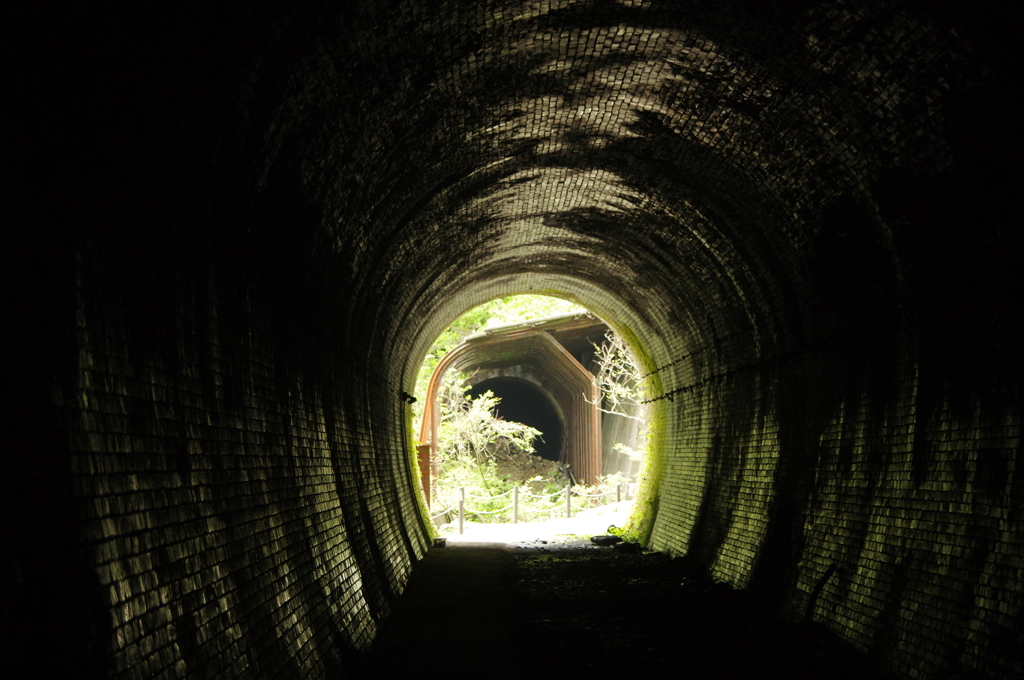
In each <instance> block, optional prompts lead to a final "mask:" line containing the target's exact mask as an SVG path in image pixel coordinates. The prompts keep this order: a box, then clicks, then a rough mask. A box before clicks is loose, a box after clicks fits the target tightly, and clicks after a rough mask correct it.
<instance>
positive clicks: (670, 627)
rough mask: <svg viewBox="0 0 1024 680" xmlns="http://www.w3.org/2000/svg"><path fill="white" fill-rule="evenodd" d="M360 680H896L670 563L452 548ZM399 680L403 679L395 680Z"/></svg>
mask: <svg viewBox="0 0 1024 680" xmlns="http://www.w3.org/2000/svg"><path fill="white" fill-rule="evenodd" d="M362 671H363V673H362V674H361V677H367V678H391V677H403V675H404V674H406V673H408V674H409V675H405V676H404V677H426V678H435V677H436V678H442V677H444V678H488V679H491V678H512V677H533V678H548V677H552V678H554V677H573V676H571V675H569V674H571V673H578V672H580V671H584V672H588V675H587V676H585V677H598V676H596V675H594V674H593V673H595V672H596V673H600V674H601V676H602V677H629V676H628V675H626V676H619V675H612V676H606V675H604V674H605V673H627V674H633V673H643V672H652V671H653V672H658V673H659V676H658V677H687V678H712V677H713V678H717V679H721V678H756V677H779V678H786V679H787V680H791V679H793V678H808V679H810V678H814V679H821V678H824V679H827V680H847V679H849V680H854V679H857V680H864V679H865V678H885V677H888V676H886V675H883V674H881V673H879V672H878V670H877V669H876V668H875V667H874V665H873V664H872V663H871V661H870V660H869V659H868V658H867V657H865V656H863V655H861V654H858V653H856V652H855V651H853V650H851V649H849V648H847V647H845V646H843V645H841V644H839V643H837V642H835V641H834V640H832V639H831V638H830V636H829V634H828V633H827V632H825V631H824V630H821V629H818V628H816V627H814V626H808V625H803V626H800V625H796V624H792V623H788V622H784V621H782V620H781V619H779V618H778V617H777V616H771V615H768V614H767V613H765V612H764V611H762V610H761V609H760V608H759V607H758V606H757V604H756V603H755V602H754V601H753V600H752V598H751V597H750V596H749V594H747V593H745V592H742V591H735V590H732V589H731V588H729V587H727V586H724V585H720V584H714V583H712V582H710V581H708V580H707V579H705V578H702V577H700V576H698V575H695V574H693V573H692V572H689V571H688V570H687V569H686V568H685V566H684V565H683V562H682V561H681V560H678V559H676V560H673V559H670V558H668V557H667V556H665V555H662V554H657V553H650V554H624V553H622V552H619V551H616V550H613V549H611V548H593V547H587V546H586V544H585V543H583V542H577V544H576V545H566V544H562V545H560V546H555V547H554V549H552V546H548V545H544V544H540V543H537V544H533V545H527V546H523V545H522V544H520V545H519V546H518V547H517V546H516V545H512V546H504V545H496V544H491V545H486V544H476V545H473V544H469V545H465V544H462V545H454V546H453V545H452V544H449V547H447V548H435V549H432V550H431V551H430V552H429V553H428V554H427V557H426V558H425V559H424V560H423V561H422V562H421V563H420V564H418V565H417V567H416V570H415V571H414V572H413V575H412V578H411V579H410V582H409V586H408V588H407V589H406V592H405V593H404V594H403V595H402V597H401V598H400V599H399V603H398V607H397V609H396V611H395V614H394V615H393V617H392V618H391V619H390V620H389V621H388V622H387V624H386V625H385V627H384V629H383V630H382V632H381V633H380V635H379V636H378V638H377V639H376V641H375V642H374V645H373V647H372V648H371V650H370V652H369V654H368V655H367V657H366V658H365V659H364V662H363V664H362ZM400 674H403V675H400Z"/></svg>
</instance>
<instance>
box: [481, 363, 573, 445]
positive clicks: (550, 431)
mask: <svg viewBox="0 0 1024 680" xmlns="http://www.w3.org/2000/svg"><path fill="white" fill-rule="evenodd" d="M488 391H490V392H491V393H492V394H493V395H494V396H495V397H497V398H499V399H500V400H501V401H500V402H499V403H498V405H497V406H496V407H495V409H494V413H495V415H497V416H498V417H499V418H503V419H505V420H508V421H511V422H514V423H524V424H526V425H529V426H530V427H533V428H536V429H538V430H540V432H541V436H540V437H539V438H537V439H536V440H534V443H533V447H534V449H535V451H536V454H537V455H538V456H540V457H541V458H546V459H547V460H553V461H555V462H558V460H559V455H560V454H561V452H562V430H563V427H562V420H561V418H560V417H559V416H558V411H557V410H556V409H555V406H554V404H553V403H552V401H551V398H550V397H548V396H547V395H545V394H544V392H542V391H541V389H540V388H539V387H537V386H536V385H533V384H531V383H530V382H528V381H526V380H520V379H516V378H490V379H488V380H484V381H482V382H479V383H476V384H475V385H473V388H472V389H471V390H470V391H469V393H470V395H471V396H472V397H474V398H476V397H479V396H480V395H481V394H484V393H485V392H488Z"/></svg>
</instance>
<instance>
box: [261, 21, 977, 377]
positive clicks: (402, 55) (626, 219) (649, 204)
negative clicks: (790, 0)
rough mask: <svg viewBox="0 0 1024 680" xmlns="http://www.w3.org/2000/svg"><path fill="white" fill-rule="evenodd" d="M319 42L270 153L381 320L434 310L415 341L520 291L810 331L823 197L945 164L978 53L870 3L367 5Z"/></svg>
mask: <svg viewBox="0 0 1024 680" xmlns="http://www.w3.org/2000/svg"><path fill="white" fill-rule="evenodd" d="M769 27H770V28H769ZM303 48H304V51H303V53H302V55H301V57H300V58H298V59H294V58H293V60H292V61H291V62H290V64H291V66H292V70H291V72H290V75H289V80H288V82H287V85H286V87H285V89H286V96H285V97H284V98H283V100H282V101H283V102H284V103H283V104H282V105H281V106H279V107H277V108H276V109H274V110H273V112H272V114H271V115H270V116H269V118H270V120H269V121H268V125H267V127H266V130H265V131H264V132H263V135H264V139H265V146H264V148H263V151H262V152H261V153H262V158H263V161H262V162H264V163H265V164H266V167H268V168H270V170H269V172H270V173H271V180H273V173H274V172H280V167H281V164H282V163H285V164H288V163H291V164H293V165H294V166H295V169H297V170H298V171H299V174H300V176H301V184H302V185H303V186H304V188H305V191H306V192H307V194H308V195H309V197H310V200H311V201H312V202H313V203H315V204H316V205H318V206H321V208H322V213H321V219H322V228H321V231H320V233H318V234H317V235H316V237H315V238H316V241H317V243H316V245H315V248H316V250H317V252H318V253H320V254H322V255H326V254H327V253H332V252H333V253H334V254H335V255H337V256H338V259H339V260H344V267H346V268H347V269H348V268H350V269H348V270H347V271H346V272H345V275H346V277H351V279H352V280H353V282H354V283H355V284H356V289H357V290H358V294H357V298H360V297H362V296H364V295H365V296H366V298H367V299H372V300H375V301H377V300H382V299H383V300H386V303H385V304H381V305H380V307H379V309H380V312H379V313H380V314H381V318H380V319H379V320H378V323H379V324H380V326H381V330H382V331H383V328H384V327H390V328H391V332H398V331H397V330H396V329H397V328H399V327H401V328H403V329H409V328H415V329H417V330H418V331H419V332H418V333H417V337H416V342H415V343H414V351H412V353H411V354H412V356H414V357H418V356H419V355H421V354H422V352H423V351H424V350H425V347H426V343H429V342H430V340H431V339H432V337H433V336H435V335H436V334H437V333H438V332H439V331H440V330H441V328H443V327H444V325H445V324H446V323H447V322H449V321H450V320H451V319H452V318H453V317H454V316H455V315H457V314H458V313H460V312H461V311H463V310H465V309H466V308H468V307H470V306H472V305H473V304H476V303H479V302H482V301H484V300H485V299H487V298H490V297H494V296H496V295H500V294H507V293H511V292H524V291H528V290H547V291H554V292H558V293H560V294H569V295H572V296H574V297H576V298H577V299H579V300H580V301H581V302H584V303H585V304H587V305H589V306H592V307H593V308H595V309H597V310H599V311H601V312H603V313H604V314H606V315H607V316H610V317H611V320H612V321H613V323H619V324H625V325H627V326H629V327H631V328H634V329H635V331H636V332H637V333H639V335H640V336H641V337H645V338H646V339H647V341H648V342H651V343H654V344H655V345H657V344H658V343H659V339H658V337H659V336H663V335H664V333H665V332H666V331H665V329H666V328H669V327H671V328H672V329H674V330H673V331H672V332H673V333H674V334H676V333H678V334H680V335H677V336H676V337H675V338H672V339H668V338H664V337H662V338H661V340H660V341H661V342H667V343H669V344H670V345H672V346H673V347H675V349H670V350H665V351H667V352H669V353H671V352H675V353H676V354H679V353H680V350H679V347H681V346H682V345H689V344H693V345H703V344H706V343H708V342H712V341H713V338H714V337H729V336H732V335H734V334H736V333H743V334H745V335H747V336H748V337H747V340H746V341H745V344H748V346H749V351H751V352H755V353H756V352H760V351H764V350H765V348H766V347H768V346H774V345H777V344H779V343H782V344H787V343H788V342H799V341H800V338H801V337H802V335H803V333H805V332H806V329H804V328H801V323H802V320H801V317H803V316H806V314H807V312H808V306H807V305H808V304H811V303H810V302H809V300H810V299H811V298H813V297H814V296H815V295H816V293H814V292H812V291H810V290H809V286H808V283H810V284H812V285H813V284H814V283H817V279H816V277H818V276H819V275H820V272H818V271H817V270H816V269H815V266H816V265H817V263H815V262H810V261H808V259H807V257H806V256H807V254H808V252H809V250H810V249H811V248H812V246H813V244H814V242H815V239H816V238H817V236H816V234H817V232H818V230H819V219H820V216H821V212H822V210H823V209H824V208H825V207H827V206H828V205H829V204H830V203H832V202H834V201H835V200H836V199H838V198H840V197H843V198H845V199H849V200H852V201H854V202H855V203H862V202H863V203H865V204H866V205H867V206H869V207H867V208H866V210H867V212H869V213H870V212H871V210H872V209H871V208H870V205H871V202H872V198H871V192H872V187H873V185H874V184H875V183H876V182H878V181H879V180H880V178H881V177H882V176H883V175H884V173H886V171H888V170H891V169H892V168H895V167H901V168H907V167H910V168H927V169H928V171H929V172H931V171H934V170H938V169H941V168H942V167H944V166H945V165H948V163H949V159H950V151H949V149H948V148H947V145H946V144H945V142H944V141H943V135H944V134H945V132H946V126H947V121H946V120H945V119H944V117H943V116H942V115H941V114H940V113H939V109H940V103H941V100H942V99H943V97H944V96H946V95H947V94H948V93H949V92H950V90H951V88H955V87H956V83H951V82H949V79H948V73H949V72H950V69H951V67H955V66H956V64H957V62H960V61H963V60H964V59H965V58H966V57H965V55H964V48H963V46H962V45H960V44H959V43H958V42H957V39H956V38H955V36H953V35H952V34H950V33H949V32H946V31H943V30H941V29H940V28H938V27H936V26H935V25H934V24H933V23H931V22H930V21H929V20H926V19H923V18H922V17H921V16H920V15H918V14H917V13H915V12H913V11H910V10H907V9H904V8H901V7H900V6H899V5H898V4H896V3H874V4H872V5H871V6H870V7H865V6H864V4H863V3H855V2H830V3H819V4H815V3H811V4H808V5H806V6H801V8H800V9H791V6H790V5H789V4H781V3H766V4H765V5H764V6H762V7H761V8H760V9H755V8H752V7H750V6H748V5H747V4H746V3H728V2H726V3H722V2H688V3H678V2H657V1H647V2H625V1H623V2H593V1H590V2H499V3H495V2H488V3H481V2H476V3H472V2H459V3H439V4H436V5H430V4H429V3H412V2H409V3H385V2H379V3H372V2H369V3H360V5H359V8H358V9H353V10H350V11H349V12H348V13H347V14H346V15H345V16H344V17H343V18H340V19H339V20H338V21H337V22H334V21H326V22H322V24H320V28H319V29H318V30H317V32H316V34H315V37H314V38H313V39H310V40H308V43H307V44H305V45H303ZM257 80H258V79H257ZM876 229H877V233H875V234H872V235H871V237H870V238H871V240H872V241H873V242H874V243H875V244H877V245H878V247H877V248H876V251H877V252H873V253H872V255H873V256H876V257H878V258H881V259H882V260H884V262H883V263H882V264H879V265H877V266H883V265H884V266H886V267H890V268H891V267H892V265H894V264H895V263H894V262H893V259H894V258H895V257H896V255H895V253H893V252H891V244H890V243H889V240H890V236H889V234H888V233H887V231H886V229H887V228H886V226H885V225H884V224H881V223H879V224H878V225H877V226H876ZM872 266H876V265H872ZM884 278H885V281H884V282H883V285H887V286H894V287H895V286H898V285H899V282H898V276H897V275H895V274H892V273H891V272H889V273H887V274H886V275H885V277H884ZM655 329H661V330H658V331H656V330H655ZM387 334H388V335H391V333H390V332H389V333H387ZM695 334H696V335H698V336H700V337H694V335H695ZM392 337H394V336H392ZM763 343H767V345H763ZM397 346H400V347H401V349H402V351H405V350H406V348H407V347H408V346H409V345H408V344H407V343H406V342H398V343H397V345H396V347H397ZM654 351H655V353H656V354H657V353H658V350H657V349H655V350H654ZM668 358H669V357H667V356H666V357H664V359H668ZM395 359H396V360H399V357H395ZM415 360H418V359H415ZM415 360H414V361H415ZM405 373H406V376H407V377H408V375H409V374H410V370H409V369H406V371H405ZM407 377H406V379H407Z"/></svg>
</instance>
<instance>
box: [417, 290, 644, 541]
mask: <svg viewBox="0 0 1024 680" xmlns="http://www.w3.org/2000/svg"><path fill="white" fill-rule="evenodd" d="M538 299H539V300H540V301H541V302H540V304H539V305H537V306H538V307H539V309H540V310H541V311H540V312H539V313H538V311H537V310H536V308H533V309H531V305H532V304H535V303H534V301H535V300H538ZM552 301H553V302H554V304H552ZM509 307H512V311H511V312H510V311H509ZM552 311H554V312H555V313H554V314H552V313H551V312H552ZM545 312H546V313H545ZM559 312H560V313H559ZM510 317H511V318H510ZM634 340H635V338H634ZM612 348H614V349H612ZM616 353H625V354H630V355H631V353H630V352H629V350H628V347H627V345H626V343H625V342H624V341H623V340H622V339H620V338H619V337H618V336H617V335H616V334H615V333H614V332H613V331H612V330H611V329H610V328H609V326H608V325H607V324H606V323H605V322H604V321H603V320H602V319H600V318H598V317H597V316H595V315H593V314H591V313H590V312H588V311H587V310H586V309H584V308H582V307H579V306H576V305H573V304H572V303H567V302H565V301H563V300H558V299H553V298H547V297H544V296H512V297H511V298H501V299H498V300H494V301H492V302H491V303H487V304H486V305H483V306H481V307H477V308H474V309H471V310H470V311H469V312H467V313H465V314H464V315H463V316H461V317H459V318H458V319H457V320H456V322H455V323H453V324H452V326H450V327H449V328H448V330H447V331H446V332H445V333H444V334H442V335H441V336H440V337H439V338H438V340H437V341H436V342H435V345H434V347H433V348H432V349H431V351H430V352H428V354H427V357H426V360H425V361H424V363H423V366H422V367H421V371H420V382H419V384H418V386H417V391H416V395H415V396H416V402H415V404H414V407H413V408H414V413H417V414H418V418H417V422H415V423H414V427H415V428H416V429H417V430H418V431H419V433H420V437H419V442H418V446H417V450H418V454H419V466H418V467H419V472H420V478H421V483H422V487H423V491H424V496H425V499H426V501H427V509H428V511H429V515H430V517H431V519H432V520H433V521H434V524H435V526H438V527H442V526H443V525H445V524H449V523H451V522H452V521H453V520H454V518H455V515H456V512H457V510H456V508H458V507H459V506H460V505H467V506H468V505H471V506H472V508H471V509H470V510H467V512H469V513H470V514H471V515H472V516H471V521H479V522H485V523H488V524H500V523H509V522H523V523H529V522H531V521H538V520H547V519H549V518H553V517H555V516H556V515H557V516H558V517H563V516H568V515H571V514H572V513H573V512H574V511H581V510H586V509H587V508H588V507H594V506H597V505H603V504H605V503H617V502H622V501H624V500H625V501H628V500H629V499H632V498H633V497H635V495H636V493H637V490H638V486H639V484H638V482H639V479H640V477H641V464H642V461H643V460H644V458H645V457H646V448H647V447H646V444H647V436H646V434H647V433H646V428H645V423H644V422H642V421H644V420H645V415H646V412H647V409H646V407H644V406H643V405H642V404H640V403H639V402H640V401H641V399H640V397H639V396H634V401H635V403H631V404H628V405H627V407H626V408H623V403H622V395H623V389H616V390H612V386H611V385H610V384H609V381H611V382H615V381H616V380H620V381H623V382H624V384H620V385H617V387H618V388H624V389H625V391H626V392H631V393H632V394H634V395H639V393H640V391H641V390H642V383H643V382H644V379H643V378H642V377H641V376H640V374H639V371H638V369H637V368H636V367H637V366H639V364H638V363H637V362H636V361H627V362H623V361H622V358H623V355H622V354H616ZM613 356H614V357H615V358H616V361H617V362H618V363H617V366H618V367H619V368H621V366H622V365H629V366H632V367H633V370H634V373H635V374H632V373H631V374H628V375H627V374H621V372H619V373H617V372H616V371H609V361H610V359H611V357H613ZM613 391H614V392H615V394H614V395H613V394H612V392H613ZM638 421H641V422H640V424H639V425H637V423H638ZM623 422H627V423H629V424H631V426H626V427H624V426H623ZM567 490H568V492H567ZM520 493H521V494H524V495H523V496H520V495H519V494H520ZM567 493H568V496H567ZM513 498H515V499H521V500H522V499H526V498H534V499H540V500H533V501H530V500H527V501H526V503H525V505H524V504H521V503H513V501H512V499H513ZM466 499H471V502H467V500H466ZM531 504H532V506H531ZM513 505H515V506H516V508H517V511H514V510H513ZM556 506H557V510H556ZM573 508H575V510H573ZM531 513H532V514H531ZM516 515H518V516H516ZM627 516H628V514H627ZM606 526H607V525H606Z"/></svg>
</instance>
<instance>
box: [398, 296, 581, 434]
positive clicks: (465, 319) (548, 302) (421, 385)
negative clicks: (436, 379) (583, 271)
mask: <svg viewBox="0 0 1024 680" xmlns="http://www.w3.org/2000/svg"><path fill="white" fill-rule="evenodd" d="M586 311H587V310H586V309H584V308H583V307H580V306H579V305H577V304H576V303H574V302H569V301H568V300H562V299H559V298H555V297H549V296H547V295H510V296H509V297H503V298H496V299H494V300H491V301H490V302H485V303H484V304H482V305H480V306H479V307H474V308H473V309H471V310H469V311H468V312H466V313H465V314H463V315H462V316H460V317H459V318H457V319H456V320H455V321H453V322H452V325H451V326H449V327H448V328H446V329H445V330H444V332H443V333H441V335H440V336H438V338H437V340H435V341H434V344H433V345H432V346H431V348H430V351H429V352H427V356H426V357H424V358H423V364H422V365H421V366H420V372H419V375H418V376H417V377H416V391H415V393H414V396H415V397H416V403H414V404H413V408H412V411H413V424H414V426H415V428H416V429H417V430H418V429H419V424H420V421H421V420H422V418H423V402H424V399H423V397H424V395H426V393H427V383H429V382H430V376H431V375H432V374H433V373H434V369H435V368H437V365H438V364H439V363H441V359H443V358H444V355H445V354H447V353H448V352H450V351H451V350H452V349H454V348H455V347H456V346H457V345H458V344H459V343H460V342H462V341H463V340H465V339H466V338H467V337H468V336H470V335H473V334H474V333H480V332H481V331H484V330H487V329H488V328H495V327H497V326H507V325H509V324H515V323H521V322H523V321H531V320H533V319H541V318H544V317H546V316H556V315H558V314H581V313H584V312H586Z"/></svg>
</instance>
